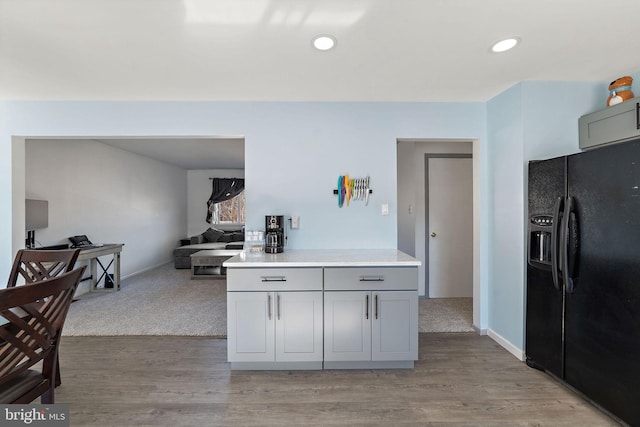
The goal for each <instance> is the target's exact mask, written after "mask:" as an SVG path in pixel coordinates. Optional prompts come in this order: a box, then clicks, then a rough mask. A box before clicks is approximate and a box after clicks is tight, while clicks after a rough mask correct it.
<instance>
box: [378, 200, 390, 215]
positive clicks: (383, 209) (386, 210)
mask: <svg viewBox="0 0 640 427" xmlns="http://www.w3.org/2000/svg"><path fill="white" fill-rule="evenodd" d="M380 210H381V213H382V215H389V203H383V204H382V206H381V209H380Z"/></svg>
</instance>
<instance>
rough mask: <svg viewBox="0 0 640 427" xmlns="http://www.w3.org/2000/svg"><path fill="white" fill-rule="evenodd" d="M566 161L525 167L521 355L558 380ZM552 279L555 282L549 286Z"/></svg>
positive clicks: (560, 348)
mask: <svg viewBox="0 0 640 427" xmlns="http://www.w3.org/2000/svg"><path fill="white" fill-rule="evenodd" d="M565 162H566V158H564V157H561V158H556V159H551V160H544V161H537V162H530V163H529V181H528V193H529V204H528V236H529V237H528V248H529V249H528V254H527V257H528V262H527V307H526V316H527V318H526V337H525V353H526V360H527V364H528V365H529V366H532V367H534V368H537V369H542V370H545V371H547V372H549V373H551V374H553V375H555V376H557V377H560V378H561V377H562V367H563V363H562V361H563V354H562V351H563V344H562V312H563V289H562V286H561V283H560V282H559V280H560V279H559V277H560V275H559V274H558V271H557V270H554V268H553V264H557V256H556V255H553V256H552V254H551V252H552V251H553V250H557V249H558V248H557V236H556V235H557V233H556V232H554V231H553V230H554V229H557V227H558V226H559V225H560V223H561V211H562V210H561V206H562V201H563V200H564V197H565V191H566V190H565ZM554 274H555V276H556V277H557V278H556V280H555V283H554Z"/></svg>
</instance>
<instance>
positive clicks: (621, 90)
mask: <svg viewBox="0 0 640 427" xmlns="http://www.w3.org/2000/svg"><path fill="white" fill-rule="evenodd" d="M632 83H633V78H632V77H631V76H624V77H620V78H619V79H616V80H614V81H612V82H611V83H610V84H609V97H608V98H607V107H611V106H612V105H616V104H620V103H621V102H624V101H626V100H627V99H631V98H633V97H634V95H633V92H632V91H631V84H632Z"/></svg>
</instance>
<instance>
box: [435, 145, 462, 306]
mask: <svg viewBox="0 0 640 427" xmlns="http://www.w3.org/2000/svg"><path fill="white" fill-rule="evenodd" d="M428 169H429V170H428V191H429V199H428V203H429V210H428V228H427V239H428V242H429V243H428V254H427V255H428V259H429V272H428V277H427V279H428V295H429V297H430V298H463V297H464V298H472V297H473V166H472V159H471V158H456V157H454V158H446V157H443V158H440V157H433V158H429V159H428Z"/></svg>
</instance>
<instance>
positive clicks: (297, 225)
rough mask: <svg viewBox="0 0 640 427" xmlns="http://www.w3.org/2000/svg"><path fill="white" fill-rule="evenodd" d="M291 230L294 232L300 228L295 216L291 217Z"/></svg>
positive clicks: (297, 218)
mask: <svg viewBox="0 0 640 427" xmlns="http://www.w3.org/2000/svg"><path fill="white" fill-rule="evenodd" d="M291 228H292V229H294V230H296V229H298V228H300V217H299V216H297V215H293V216H292V217H291Z"/></svg>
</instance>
